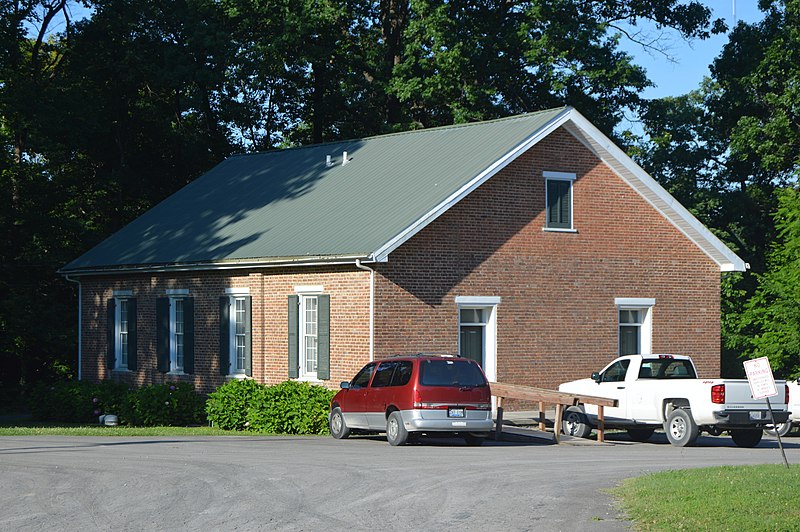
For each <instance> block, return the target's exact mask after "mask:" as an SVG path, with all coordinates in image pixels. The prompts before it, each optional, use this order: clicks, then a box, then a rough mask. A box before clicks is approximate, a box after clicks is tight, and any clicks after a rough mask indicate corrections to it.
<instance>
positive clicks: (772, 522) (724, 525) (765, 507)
mask: <svg viewBox="0 0 800 532" xmlns="http://www.w3.org/2000/svg"><path fill="white" fill-rule="evenodd" d="M612 494H613V495H614V496H615V497H616V498H617V500H619V501H620V503H621V506H622V508H623V509H624V511H625V512H626V513H627V515H628V517H629V518H630V519H631V520H633V522H634V528H635V529H636V530H693V531H694V530H715V531H716V530H748V531H751V530H753V531H758V530H800V466H797V465H793V466H791V467H790V469H786V467H785V466H783V465H765V466H729V467H715V468H707V469H689V470H679V471H665V472H661V473H655V474H652V475H647V476H644V477H638V478H631V479H627V480H625V481H624V482H623V483H622V485H620V486H619V487H617V488H615V489H614V490H612Z"/></svg>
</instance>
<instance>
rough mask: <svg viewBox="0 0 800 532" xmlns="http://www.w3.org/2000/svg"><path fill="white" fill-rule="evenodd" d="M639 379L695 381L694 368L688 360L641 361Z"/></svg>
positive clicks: (655, 359)
mask: <svg viewBox="0 0 800 532" xmlns="http://www.w3.org/2000/svg"><path fill="white" fill-rule="evenodd" d="M639 378H640V379H696V378H697V374H696V373H695V372H694V366H692V363H691V362H689V361H688V360H676V359H672V358H654V359H649V360H642V367H641V368H640V369H639Z"/></svg>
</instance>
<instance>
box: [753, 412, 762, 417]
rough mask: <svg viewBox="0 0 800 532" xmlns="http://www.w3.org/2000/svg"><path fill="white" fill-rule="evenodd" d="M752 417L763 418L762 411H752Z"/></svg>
mask: <svg viewBox="0 0 800 532" xmlns="http://www.w3.org/2000/svg"><path fill="white" fill-rule="evenodd" d="M750 419H762V417H761V412H750Z"/></svg>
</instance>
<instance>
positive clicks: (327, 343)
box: [317, 294, 331, 381]
mask: <svg viewBox="0 0 800 532" xmlns="http://www.w3.org/2000/svg"><path fill="white" fill-rule="evenodd" d="M317 378H318V379H320V380H323V381H326V380H329V379H330V378H331V296H329V295H327V294H325V295H319V296H317Z"/></svg>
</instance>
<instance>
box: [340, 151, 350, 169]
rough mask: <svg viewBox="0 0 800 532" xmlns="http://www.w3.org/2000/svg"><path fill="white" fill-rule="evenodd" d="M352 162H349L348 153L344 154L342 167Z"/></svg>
mask: <svg viewBox="0 0 800 532" xmlns="http://www.w3.org/2000/svg"><path fill="white" fill-rule="evenodd" d="M349 162H350V161H348V160H347V152H346V151H345V152H342V166H344V165H346V164H347V163H349Z"/></svg>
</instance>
